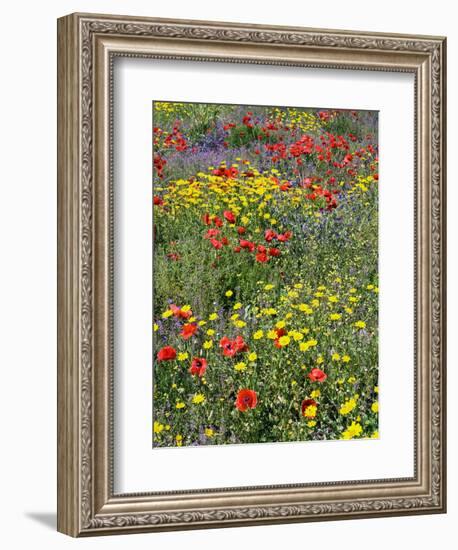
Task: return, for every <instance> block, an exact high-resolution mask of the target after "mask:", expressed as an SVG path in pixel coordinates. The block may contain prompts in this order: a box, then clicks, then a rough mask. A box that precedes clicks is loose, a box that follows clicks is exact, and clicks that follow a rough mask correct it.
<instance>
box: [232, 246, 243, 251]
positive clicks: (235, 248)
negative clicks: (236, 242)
mask: <svg viewBox="0 0 458 550" xmlns="http://www.w3.org/2000/svg"><path fill="white" fill-rule="evenodd" d="M241 250H242V249H241V248H240V246H234V252H240V251H241Z"/></svg>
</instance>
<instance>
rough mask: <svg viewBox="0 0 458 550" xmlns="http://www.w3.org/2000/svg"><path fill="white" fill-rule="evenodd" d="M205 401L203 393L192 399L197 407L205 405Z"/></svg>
mask: <svg viewBox="0 0 458 550" xmlns="http://www.w3.org/2000/svg"><path fill="white" fill-rule="evenodd" d="M204 401H205V395H203V394H201V393H196V395H195V396H194V397H193V398H192V402H193V403H194V404H195V405H200V403H203V402H204Z"/></svg>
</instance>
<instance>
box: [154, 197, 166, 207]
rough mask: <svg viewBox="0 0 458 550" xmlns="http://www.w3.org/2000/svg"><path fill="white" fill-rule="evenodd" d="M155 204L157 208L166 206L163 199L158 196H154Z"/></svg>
mask: <svg viewBox="0 0 458 550" xmlns="http://www.w3.org/2000/svg"><path fill="white" fill-rule="evenodd" d="M153 203H154V204H155V205H156V206H162V205H163V204H164V201H163V200H162V199H161V197H159V196H158V195H154V197H153Z"/></svg>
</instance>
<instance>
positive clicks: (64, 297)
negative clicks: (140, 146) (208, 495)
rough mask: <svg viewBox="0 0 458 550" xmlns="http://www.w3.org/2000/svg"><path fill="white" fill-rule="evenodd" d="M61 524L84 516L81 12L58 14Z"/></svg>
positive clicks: (76, 529)
mask: <svg viewBox="0 0 458 550" xmlns="http://www.w3.org/2000/svg"><path fill="white" fill-rule="evenodd" d="M57 44H58V48H57V50H58V54H57V156H58V164H57V206H58V220H57V250H58V263H57V318H58V332H57V346H58V347H57V409H58V415H57V530H58V531H59V532H61V533H64V534H67V535H70V536H73V537H75V536H77V535H78V534H79V533H80V532H81V519H80V515H81V514H80V510H81V505H80V498H81V496H80V492H81V490H80V472H81V463H80V462H81V461H80V457H81V453H80V392H79V387H80V375H79V372H80V371H79V360H80V355H79V330H80V327H79V292H80V274H79V243H80V235H79V228H80V221H79V203H80V196H79V154H80V146H79V85H78V83H79V71H78V67H79V59H78V56H79V45H78V32H77V18H76V17H74V16H66V17H62V18H60V19H58V20H57Z"/></svg>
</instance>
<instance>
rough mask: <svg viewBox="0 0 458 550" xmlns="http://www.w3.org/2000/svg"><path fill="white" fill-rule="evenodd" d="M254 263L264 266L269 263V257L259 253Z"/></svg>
mask: <svg viewBox="0 0 458 550" xmlns="http://www.w3.org/2000/svg"><path fill="white" fill-rule="evenodd" d="M256 261H257V262H260V263H262V264H264V263H266V262H268V261H269V256H267V254H266V253H265V252H259V253H258V254H256Z"/></svg>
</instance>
